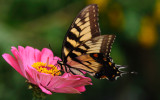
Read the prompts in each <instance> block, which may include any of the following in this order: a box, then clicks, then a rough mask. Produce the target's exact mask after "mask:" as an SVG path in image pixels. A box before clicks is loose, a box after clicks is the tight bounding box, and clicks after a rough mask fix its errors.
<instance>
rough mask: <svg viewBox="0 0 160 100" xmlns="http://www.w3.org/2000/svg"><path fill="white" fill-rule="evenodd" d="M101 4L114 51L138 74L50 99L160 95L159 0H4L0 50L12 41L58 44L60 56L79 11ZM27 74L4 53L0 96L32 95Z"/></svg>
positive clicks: (137, 99)
mask: <svg viewBox="0 0 160 100" xmlns="http://www.w3.org/2000/svg"><path fill="white" fill-rule="evenodd" d="M89 4H98V6H99V23H100V28H101V32H102V34H116V35H117V37H116V40H115V43H114V44H113V48H112V52H111V57H112V58H113V59H114V62H115V63H117V64H120V65H125V66H128V71H136V72H138V74H137V75H124V76H123V77H122V78H119V79H118V80H117V81H114V82H110V81H108V80H98V79H95V78H92V79H93V86H86V88H87V90H86V91H85V92H84V93H82V94H59V93H53V95H52V96H48V97H47V100H97V99H100V100H160V92H159V91H160V78H159V76H160V66H159V65H160V39H159V35H160V0H0V55H2V54H3V53H9V54H11V51H10V48H11V46H15V47H17V46H18V45H21V46H32V47H34V48H38V49H42V48H44V47H47V48H49V44H50V45H51V47H52V48H53V51H54V54H55V55H56V56H59V57H60V56H61V47H62V42H63V39H64V36H65V34H66V32H67V30H68V28H69V26H70V24H71V22H72V21H73V19H74V18H75V17H76V15H77V14H78V13H79V11H80V10H81V9H83V8H84V7H85V6H87V5H89ZM27 88H28V84H27V83H25V79H24V78H23V77H22V76H21V75H20V74H19V73H17V72H16V71H15V70H14V69H13V68H12V67H11V66H10V65H9V64H8V63H6V62H5V61H4V59H3V58H2V57H0V100H22V99H23V100H31V99H32V91H31V90H28V89H27Z"/></svg>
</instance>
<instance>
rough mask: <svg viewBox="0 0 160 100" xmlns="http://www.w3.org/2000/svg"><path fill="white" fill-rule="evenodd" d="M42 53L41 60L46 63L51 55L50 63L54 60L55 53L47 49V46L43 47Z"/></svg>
mask: <svg viewBox="0 0 160 100" xmlns="http://www.w3.org/2000/svg"><path fill="white" fill-rule="evenodd" d="M41 53H42V55H41V61H42V62H44V63H46V62H47V59H48V57H49V64H50V61H52V60H53V53H52V51H51V50H49V49H47V48H43V49H42V52H41Z"/></svg>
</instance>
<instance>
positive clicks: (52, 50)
mask: <svg viewBox="0 0 160 100" xmlns="http://www.w3.org/2000/svg"><path fill="white" fill-rule="evenodd" d="M49 48H50V49H51V50H52V52H53V49H52V47H51V44H49Z"/></svg>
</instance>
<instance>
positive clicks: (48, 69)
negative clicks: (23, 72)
mask: <svg viewBox="0 0 160 100" xmlns="http://www.w3.org/2000/svg"><path fill="white" fill-rule="evenodd" d="M32 67H33V68H35V69H36V70H37V71H38V72H40V73H46V74H51V75H52V76H58V75H61V72H60V71H59V70H58V69H57V67H56V66H54V65H52V64H50V65H49V64H48V61H47V64H46V63H43V62H36V63H33V65H32Z"/></svg>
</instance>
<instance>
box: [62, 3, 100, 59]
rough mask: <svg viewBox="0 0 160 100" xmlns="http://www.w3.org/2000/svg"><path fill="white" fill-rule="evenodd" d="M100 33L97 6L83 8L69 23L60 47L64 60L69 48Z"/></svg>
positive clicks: (71, 48)
mask: <svg viewBox="0 0 160 100" xmlns="http://www.w3.org/2000/svg"><path fill="white" fill-rule="evenodd" d="M99 35H100V29H99V24H98V7H97V5H95V4H92V5H89V6H87V7H86V8H84V9H83V10H82V11H81V12H80V13H79V14H78V16H77V17H76V18H75V19H74V21H73V23H72V24H71V26H70V28H69V30H68V32H67V34H66V36H65V39H64V42H63V47H62V60H63V61H64V62H66V61H65V59H66V57H67V55H68V54H69V52H70V51H71V50H73V49H74V48H76V47H77V46H79V45H80V44H81V43H83V42H85V41H87V40H89V39H91V38H94V37H96V36H99Z"/></svg>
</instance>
